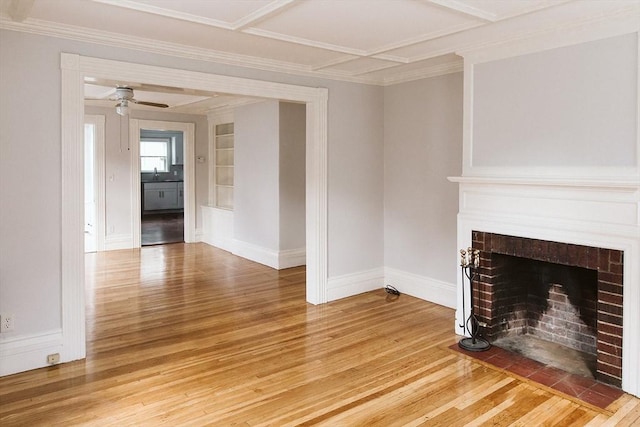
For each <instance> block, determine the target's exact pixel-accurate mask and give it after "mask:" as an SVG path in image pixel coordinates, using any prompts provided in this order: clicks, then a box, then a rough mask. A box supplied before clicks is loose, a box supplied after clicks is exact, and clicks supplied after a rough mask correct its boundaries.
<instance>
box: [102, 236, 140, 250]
mask: <svg viewBox="0 0 640 427" xmlns="http://www.w3.org/2000/svg"><path fill="white" fill-rule="evenodd" d="M131 248H133V236H132V235H131V234H112V235H110V236H107V237H106V239H105V241H104V249H105V250H106V251H116V250H118V249H131Z"/></svg>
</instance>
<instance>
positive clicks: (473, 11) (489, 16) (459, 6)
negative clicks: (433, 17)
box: [427, 0, 498, 22]
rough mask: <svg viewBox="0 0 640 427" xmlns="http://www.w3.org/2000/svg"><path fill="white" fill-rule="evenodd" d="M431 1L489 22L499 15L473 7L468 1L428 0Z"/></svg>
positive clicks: (495, 19) (496, 18)
mask: <svg viewBox="0 0 640 427" xmlns="http://www.w3.org/2000/svg"><path fill="white" fill-rule="evenodd" d="M427 1H428V2H429V3H433V4H435V5H438V6H442V7H444V8H445V9H449V10H453V11H454V12H457V13H461V14H464V15H467V16H471V17H473V18H478V19H482V20H483V21H487V22H495V21H497V20H498V17H497V16H496V15H495V14H494V13H491V12H487V11H486V10H482V9H478V8H477V7H473V6H471V5H469V4H467V3H463V2H461V1H458V0H427Z"/></svg>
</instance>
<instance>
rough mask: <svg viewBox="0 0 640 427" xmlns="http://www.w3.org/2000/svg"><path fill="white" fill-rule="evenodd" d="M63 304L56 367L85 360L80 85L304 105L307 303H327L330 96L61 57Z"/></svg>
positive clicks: (322, 90)
mask: <svg viewBox="0 0 640 427" xmlns="http://www.w3.org/2000/svg"><path fill="white" fill-rule="evenodd" d="M60 68H61V137H62V141H61V143H62V147H61V152H62V177H61V182H62V188H61V192H62V200H61V202H62V203H61V204H62V209H61V210H62V212H61V240H62V242H61V246H62V247H61V279H62V280H61V283H62V286H61V287H62V289H61V300H62V313H61V317H62V336H63V340H62V346H61V347H62V348H61V350H60V361H61V362H68V361H71V360H76V359H82V358H84V357H85V355H86V342H85V335H86V330H85V305H84V304H85V293H84V291H85V290H84V221H83V219H84V218H83V217H84V209H83V206H84V191H83V189H84V187H83V181H84V178H83V174H84V158H83V151H84V138H83V133H84V81H85V77H94V78H102V79H111V80H121V81H133V82H139V83H148V84H156V85H162V86H172V87H181V88H186V89H195V90H203V91H210V92H221V93H228V94H233V95H241V96H251V97H258V98H271V99H280V100H283V101H292V102H301V103H305V104H306V111H307V116H306V129H307V130H306V236H307V244H306V255H307V275H306V276H307V283H306V299H307V301H308V302H309V303H312V304H321V303H325V302H327V279H328V269H327V245H328V234H327V231H328V227H327V184H328V179H327V110H328V94H329V93H328V90H327V89H326V88H314V87H306V86H297V85H291V84H284V83H276V82H270V81H267V80H254V79H247V78H240V77H230V76H223V75H218V74H208V73H202V72H195V71H185V70H180V69H176V68H165V67H157V66H150V65H142V64H135V63H130V62H122V61H112V60H106V59H100V58H92V57H87V56H81V55H78V54H70V53H61V55H60Z"/></svg>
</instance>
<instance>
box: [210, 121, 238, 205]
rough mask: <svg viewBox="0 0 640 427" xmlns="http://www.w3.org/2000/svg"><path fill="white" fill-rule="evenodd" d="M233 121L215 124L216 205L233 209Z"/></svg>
mask: <svg viewBox="0 0 640 427" xmlns="http://www.w3.org/2000/svg"><path fill="white" fill-rule="evenodd" d="M233 164H234V127H233V123H222V124H218V125H216V126H215V184H214V185H215V206H216V207H218V208H222V209H233Z"/></svg>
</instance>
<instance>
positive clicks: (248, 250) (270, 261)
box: [232, 239, 279, 269]
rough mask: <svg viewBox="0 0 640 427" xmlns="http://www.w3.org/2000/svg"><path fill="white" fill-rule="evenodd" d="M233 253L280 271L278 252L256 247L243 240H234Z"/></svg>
mask: <svg viewBox="0 0 640 427" xmlns="http://www.w3.org/2000/svg"><path fill="white" fill-rule="evenodd" d="M232 253H233V254H234V255H237V256H239V257H242V258H246V259H248V260H250V261H253V262H257V263H259V264H262V265H266V266H268V267H271V268H275V269H278V258H279V254H278V251H274V250H273V249H269V248H265V247H263V246H258V245H254V244H252V243H248V242H245V241H242V240H238V239H233V250H232Z"/></svg>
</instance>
